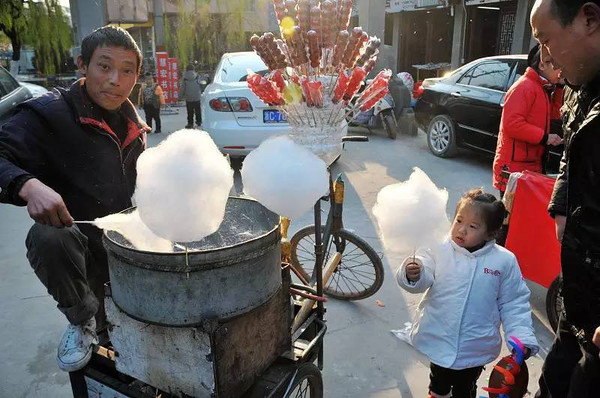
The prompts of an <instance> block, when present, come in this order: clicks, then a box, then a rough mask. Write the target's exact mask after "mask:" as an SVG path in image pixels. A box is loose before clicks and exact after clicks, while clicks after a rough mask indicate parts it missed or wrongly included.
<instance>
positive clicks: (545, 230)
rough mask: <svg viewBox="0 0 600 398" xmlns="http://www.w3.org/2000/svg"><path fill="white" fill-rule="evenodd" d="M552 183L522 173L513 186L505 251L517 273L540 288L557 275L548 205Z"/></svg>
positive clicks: (557, 249) (555, 244)
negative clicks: (510, 254) (516, 263)
mask: <svg viewBox="0 0 600 398" xmlns="http://www.w3.org/2000/svg"><path fill="white" fill-rule="evenodd" d="M553 188H554V179H553V178H550V177H547V176H545V175H542V174H538V173H532V172H528V171H525V172H524V173H523V176H522V177H521V178H519V180H518V182H517V189H516V191H515V197H514V202H513V209H512V211H511V215H510V222H509V229H508V237H507V239H506V248H507V249H508V250H510V251H511V252H513V253H514V254H515V256H517V260H518V261H519V266H520V267H521V272H522V273H523V276H524V277H525V279H529V280H531V281H533V282H536V283H538V284H540V285H542V286H544V287H546V288H547V287H548V286H550V284H551V283H552V281H553V280H554V279H555V278H556V277H557V276H558V274H559V272H560V243H559V242H558V240H557V239H556V229H555V226H554V219H552V217H550V215H549V214H548V210H547V209H548V204H549V203H550V197H551V196H552V190H553Z"/></svg>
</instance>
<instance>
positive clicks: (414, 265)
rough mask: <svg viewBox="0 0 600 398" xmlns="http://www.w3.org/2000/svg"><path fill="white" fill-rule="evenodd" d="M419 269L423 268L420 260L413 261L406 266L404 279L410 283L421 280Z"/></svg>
mask: <svg viewBox="0 0 600 398" xmlns="http://www.w3.org/2000/svg"><path fill="white" fill-rule="evenodd" d="M421 268H423V263H421V260H418V259H416V258H415V259H413V260H412V262H410V263H408V264H407V265H406V278H407V279H408V280H409V281H411V282H416V281H418V280H419V279H420V278H421Z"/></svg>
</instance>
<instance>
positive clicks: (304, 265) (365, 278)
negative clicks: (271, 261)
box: [290, 225, 383, 300]
mask: <svg viewBox="0 0 600 398" xmlns="http://www.w3.org/2000/svg"><path fill="white" fill-rule="evenodd" d="M323 228H324V227H323ZM335 235H336V237H337V238H338V239H333V237H332V239H331V241H330V242H329V245H328V247H327V248H326V250H325V257H324V260H323V265H325V264H326V263H327V261H328V260H329V257H330V256H331V255H333V254H334V253H335V252H340V253H341V254H342V260H341V261H340V264H339V265H338V267H337V268H336V270H335V271H334V273H333V275H332V276H331V278H330V279H329V281H328V282H327V284H326V285H325V286H324V287H323V291H324V292H325V294H327V295H328V296H330V297H334V298H337V299H341V300H360V299H364V298H367V297H370V296H372V295H373V294H375V293H376V292H377V291H378V290H379V288H380V287H381V285H382V284H383V264H382V263H381V259H380V258H379V256H378V255H377V253H375V250H373V248H372V247H371V246H369V244H368V243H367V242H365V241H364V240H363V239H361V238H360V237H358V236H357V235H355V234H353V233H352V232H350V231H346V230H345V229H340V230H339V231H337V232H335ZM336 240H337V241H338V242H337V243H336ZM290 243H291V244H292V265H293V266H294V267H296V269H298V271H300V272H301V273H302V274H303V275H304V277H305V278H306V279H307V280H310V279H311V277H312V274H313V269H314V264H315V260H316V258H315V252H314V244H315V227H314V225H310V226H307V227H304V228H302V229H301V230H299V231H298V232H297V233H296V234H295V235H294V236H293V237H292V239H291V241H290Z"/></svg>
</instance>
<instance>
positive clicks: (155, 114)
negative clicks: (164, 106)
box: [144, 105, 161, 131]
mask: <svg viewBox="0 0 600 398" xmlns="http://www.w3.org/2000/svg"><path fill="white" fill-rule="evenodd" d="M144 113H145V114H146V124H147V125H148V127H150V128H152V120H154V121H155V122H156V131H161V123H160V108H156V107H154V106H152V105H144Z"/></svg>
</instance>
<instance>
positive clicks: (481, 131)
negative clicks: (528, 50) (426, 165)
mask: <svg viewBox="0 0 600 398" xmlns="http://www.w3.org/2000/svg"><path fill="white" fill-rule="evenodd" d="M526 69H527V56H526V55H508V56H497V57H489V58H482V59H478V60H476V61H473V62H471V63H469V64H467V65H465V66H463V67H461V68H459V69H457V70H455V71H453V72H451V73H450V74H449V75H448V76H446V77H442V78H436V79H426V80H424V81H423V86H422V87H423V89H422V95H421V96H420V97H419V99H418V100H417V104H416V107H415V114H416V115H415V116H416V119H417V122H418V123H419V125H420V126H421V128H422V129H423V130H425V131H426V133H427V143H428V145H429V149H430V150H431V152H432V153H433V154H434V155H436V156H439V157H450V156H452V155H454V154H455V153H456V150H457V148H459V147H462V148H468V149H474V150H477V151H483V152H485V153H490V154H492V155H493V154H494V153H495V152H496V142H497V141H498V132H499V131H500V119H501V117H502V107H503V106H504V96H505V95H506V91H508V89H509V87H510V86H511V85H512V84H513V83H514V82H515V81H517V79H519V77H521V76H522V75H523V74H524V73H525V70H526ZM557 130H558V131H557ZM553 132H556V133H559V132H560V124H558V125H555V127H553ZM562 149H563V148H562V146H560V147H556V148H552V150H551V151H550V156H549V160H548V164H547V171H550V172H556V171H557V170H558V163H559V161H560V156H561V154H562Z"/></svg>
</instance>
